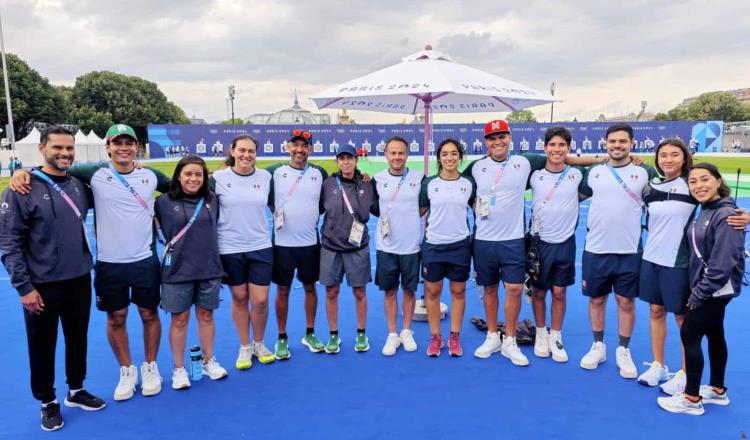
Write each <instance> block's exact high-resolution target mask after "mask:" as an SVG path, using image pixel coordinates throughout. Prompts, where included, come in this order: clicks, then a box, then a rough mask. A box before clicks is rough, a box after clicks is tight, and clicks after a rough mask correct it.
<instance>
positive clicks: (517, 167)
mask: <svg viewBox="0 0 750 440" xmlns="http://www.w3.org/2000/svg"><path fill="white" fill-rule="evenodd" d="M513 168H515V169H519V168H521V164H520V163H514V164H513Z"/></svg>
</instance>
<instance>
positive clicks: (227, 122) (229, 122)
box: [221, 118, 245, 125]
mask: <svg viewBox="0 0 750 440" xmlns="http://www.w3.org/2000/svg"><path fill="white" fill-rule="evenodd" d="M221 123H222V124H224V125H242V124H244V123H245V122H244V121H243V120H242V119H240V118H234V119H231V118H230V119H225V120H223V121H221Z"/></svg>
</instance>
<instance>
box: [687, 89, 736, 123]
mask: <svg viewBox="0 0 750 440" xmlns="http://www.w3.org/2000/svg"><path fill="white" fill-rule="evenodd" d="M687 113H688V115H689V117H690V119H695V120H704V121H724V122H736V121H744V120H746V119H748V117H750V114H748V111H747V109H746V108H745V106H743V105H742V103H741V102H740V101H739V100H738V99H737V98H736V97H734V96H733V95H732V94H730V93H726V92H711V93H704V94H702V95H701V96H699V97H698V99H696V100H695V101H693V102H692V103H691V104H690V105H689V106H688V108H687Z"/></svg>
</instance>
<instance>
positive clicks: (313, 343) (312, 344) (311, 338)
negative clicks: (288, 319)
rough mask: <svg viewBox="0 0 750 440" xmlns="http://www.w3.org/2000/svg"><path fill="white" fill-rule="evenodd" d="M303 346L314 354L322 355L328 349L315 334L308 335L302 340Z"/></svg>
mask: <svg viewBox="0 0 750 440" xmlns="http://www.w3.org/2000/svg"><path fill="white" fill-rule="evenodd" d="M302 345H304V346H305V347H307V348H308V350H310V351H311V352H313V353H320V352H321V351H323V350H325V349H326V348H325V346H324V345H323V343H322V342H320V339H318V337H317V336H315V333H308V334H306V335H305V337H304V338H302Z"/></svg>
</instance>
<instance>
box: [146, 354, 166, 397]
mask: <svg viewBox="0 0 750 440" xmlns="http://www.w3.org/2000/svg"><path fill="white" fill-rule="evenodd" d="M162 380H163V379H162V378H161V375H160V374H159V366H158V365H156V361H151V362H149V363H146V362H144V363H143V364H141V394H143V395H144V396H153V395H156V394H159V392H161V382H162Z"/></svg>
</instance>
